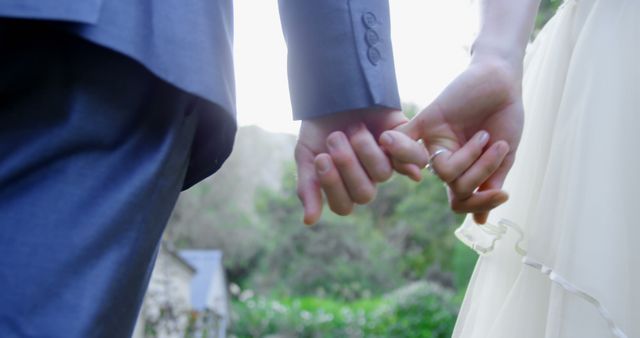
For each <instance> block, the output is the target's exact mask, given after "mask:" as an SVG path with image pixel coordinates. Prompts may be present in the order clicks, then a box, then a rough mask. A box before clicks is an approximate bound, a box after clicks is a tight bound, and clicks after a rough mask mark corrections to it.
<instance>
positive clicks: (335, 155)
mask: <svg viewBox="0 0 640 338" xmlns="http://www.w3.org/2000/svg"><path fill="white" fill-rule="evenodd" d="M331 158H332V159H333V163H335V165H336V166H337V167H340V168H349V167H353V166H354V165H355V160H354V158H353V156H350V155H349V154H348V153H346V152H344V151H335V152H332V153H331Z"/></svg>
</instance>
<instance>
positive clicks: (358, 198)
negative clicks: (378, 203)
mask: <svg viewBox="0 0 640 338" xmlns="http://www.w3.org/2000/svg"><path fill="white" fill-rule="evenodd" d="M375 195H376V190H375V188H374V187H372V186H361V187H358V188H357V189H356V191H355V193H354V196H353V201H354V202H356V203H357V204H366V203H369V202H371V201H372V200H373V198H374V197H375Z"/></svg>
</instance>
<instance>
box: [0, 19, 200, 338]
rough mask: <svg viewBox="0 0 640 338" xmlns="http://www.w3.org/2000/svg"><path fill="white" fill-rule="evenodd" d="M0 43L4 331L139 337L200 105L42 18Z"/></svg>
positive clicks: (16, 27) (2, 30) (0, 311)
mask: <svg viewBox="0 0 640 338" xmlns="http://www.w3.org/2000/svg"><path fill="white" fill-rule="evenodd" d="M0 49H1V52H0V337H2V338H14V337H43V338H44V337H46V338H58V337H60V338H91V337H109V338H113V337H129V336H130V335H131V332H132V331H133V326H134V321H135V319H136V316H137V314H138V311H139V307H140V303H141V300H142V297H143V294H144V291H145V289H146V286H147V283H148V280H149V276H150V272H151V271H150V269H151V267H152V263H153V261H154V259H155V255H156V252H157V251H156V250H157V247H158V242H159V239H160V237H161V234H162V231H163V230H164V227H165V225H166V222H167V220H168V218H169V216H170V213H171V210H172V208H173V207H174V205H175V201H176V199H177V196H178V194H179V192H180V190H181V187H182V185H183V181H184V177H185V172H186V170H187V167H188V164H189V153H190V149H191V144H192V141H193V135H194V131H195V129H196V124H197V118H196V115H197V114H198V112H197V104H195V103H194V102H196V101H194V99H193V97H192V96H190V95H188V94H185V93H183V92H181V91H179V90H177V89H176V88H174V87H172V86H171V85H169V84H167V83H164V82H162V81H160V80H158V79H157V78H155V77H154V76H152V75H151V74H150V73H149V72H148V71H146V70H145V69H144V68H143V67H142V66H141V65H139V64H137V63H135V62H134V61H132V60H130V59H128V58H126V57H124V56H122V55H119V54H116V53H114V52H111V51H109V50H106V49H104V48H100V47H97V46H94V45H92V44H90V43H88V42H85V41H83V40H80V39H78V38H75V37H72V36H69V35H65V34H63V33H56V31H55V29H49V27H48V26H47V24H45V23H43V24H42V25H34V24H29V25H28V26H25V25H22V24H20V23H12V22H6V21H5V22H0Z"/></svg>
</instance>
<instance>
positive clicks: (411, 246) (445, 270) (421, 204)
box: [249, 165, 461, 300]
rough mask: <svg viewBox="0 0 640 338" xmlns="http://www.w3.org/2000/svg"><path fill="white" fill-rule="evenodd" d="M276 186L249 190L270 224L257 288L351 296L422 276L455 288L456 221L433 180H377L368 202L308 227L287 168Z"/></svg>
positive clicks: (254, 280) (254, 281)
mask: <svg viewBox="0 0 640 338" xmlns="http://www.w3.org/2000/svg"><path fill="white" fill-rule="evenodd" d="M282 186H283V189H282V191H273V190H268V189H263V190H261V191H260V192H258V193H257V195H256V208H257V211H258V214H259V215H260V217H259V218H260V219H261V220H262V221H263V222H264V223H265V226H264V227H266V228H268V229H269V231H268V232H267V233H265V234H264V236H265V237H264V243H266V244H265V251H264V254H263V255H262V257H261V261H260V264H259V266H258V268H257V269H256V270H255V272H254V273H253V275H252V278H250V281H249V282H250V285H251V286H252V287H254V288H257V289H258V291H261V292H265V291H276V292H278V293H283V294H289V295H318V296H332V297H337V298H339V299H344V300H352V299H357V298H361V297H366V296H367V295H371V294H374V295H375V294H381V293H384V292H388V291H390V290H393V289H395V288H397V287H399V286H401V285H404V284H406V283H407V282H410V281H415V280H420V279H425V278H429V279H432V280H434V281H437V282H438V283H440V284H442V285H445V286H448V287H453V286H454V285H453V284H454V282H453V280H454V278H453V275H452V274H451V273H450V271H451V269H452V268H453V258H454V255H453V252H454V251H453V247H454V244H455V243H456V240H455V238H454V236H453V229H454V227H455V226H456V225H457V224H459V223H460V221H461V218H460V217H459V216H456V215H454V214H453V213H452V212H451V211H449V208H448V202H447V198H446V192H445V190H444V187H443V185H442V183H441V182H440V181H439V180H438V179H437V178H435V177H433V176H427V177H425V179H424V180H423V181H422V182H421V183H419V184H416V183H415V182H412V181H410V180H409V179H407V178H405V177H402V176H396V177H394V178H392V179H391V180H390V181H389V182H387V183H385V184H382V185H380V187H379V193H378V197H377V198H376V200H375V201H374V202H373V203H372V204H370V205H369V206H366V207H360V208H357V209H356V211H355V213H354V214H353V215H351V216H349V217H346V218H345V217H338V216H335V215H333V214H331V213H330V212H325V213H324V215H323V217H322V221H321V222H320V223H319V224H317V225H316V226H314V227H311V228H309V227H306V226H304V225H303V224H302V223H301V220H302V210H301V209H302V208H301V207H300V203H299V201H298V200H297V197H296V195H295V177H294V174H293V166H292V165H291V166H290V168H289V170H287V171H286V172H285V174H284V177H283V183H282Z"/></svg>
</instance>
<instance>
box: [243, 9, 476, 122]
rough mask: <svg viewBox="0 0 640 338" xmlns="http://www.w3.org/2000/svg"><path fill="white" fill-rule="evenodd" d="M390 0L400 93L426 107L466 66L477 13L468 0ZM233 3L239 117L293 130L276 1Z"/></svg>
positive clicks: (283, 45) (404, 97) (246, 120)
mask: <svg viewBox="0 0 640 338" xmlns="http://www.w3.org/2000/svg"><path fill="white" fill-rule="evenodd" d="M389 2H390V6H391V21H392V23H391V24H392V26H391V29H392V32H391V34H392V43H393V46H394V58H395V64H396V73H397V77H398V86H399V89H400V96H401V99H402V101H403V102H406V103H414V104H417V105H418V106H419V107H424V106H426V105H427V104H428V103H429V101H430V100H432V99H433V98H434V97H435V96H436V95H437V94H438V93H439V92H440V91H441V90H442V89H443V88H444V87H445V86H446V84H447V83H448V82H449V81H450V80H452V79H453V77H455V75H456V74H458V73H459V72H460V71H461V70H462V69H463V68H464V67H465V66H466V64H467V62H468V46H469V44H470V42H471V39H472V37H473V32H474V29H475V27H476V22H477V20H476V18H475V13H474V11H473V10H472V8H471V4H470V1H469V0H447V1H436V0H423V1H403V0H390V1H389ZM234 6H235V48H234V49H235V50H234V53H235V64H236V69H235V70H236V86H237V100H238V101H237V102H238V122H239V124H240V125H258V126H260V127H262V128H263V129H266V130H269V131H272V132H286V133H294V134H295V133H297V131H298V128H299V123H297V122H294V121H292V117H291V115H292V114H291V104H290V102H289V89H288V84H287V76H286V55H287V51H286V45H285V42H284V38H283V36H282V31H281V27H280V19H279V15H278V6H277V1H275V0H273V1H264V0H241V1H236V2H235V4H234Z"/></svg>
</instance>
